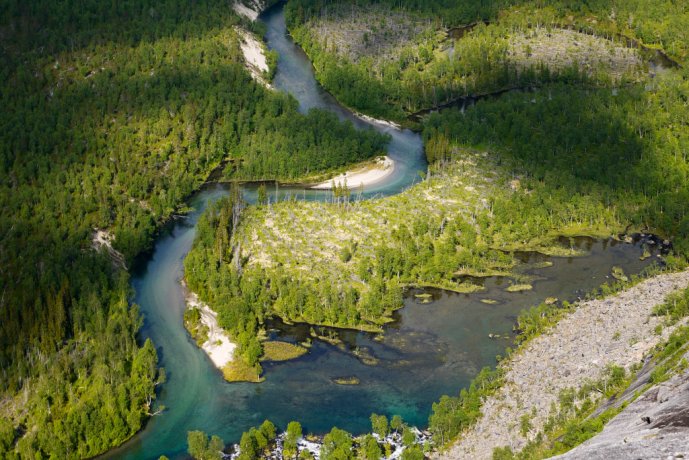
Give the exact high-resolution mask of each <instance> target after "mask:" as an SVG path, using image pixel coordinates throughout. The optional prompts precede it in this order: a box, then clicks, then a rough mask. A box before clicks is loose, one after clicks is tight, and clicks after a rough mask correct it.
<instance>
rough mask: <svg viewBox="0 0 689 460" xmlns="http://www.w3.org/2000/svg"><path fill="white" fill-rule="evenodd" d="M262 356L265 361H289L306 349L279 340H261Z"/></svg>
mask: <svg viewBox="0 0 689 460" xmlns="http://www.w3.org/2000/svg"><path fill="white" fill-rule="evenodd" d="M262 345H263V357H262V358H261V359H263V360H265V361H289V360H290V359H295V358H298V357H300V356H301V355H303V354H304V353H306V352H307V351H308V350H307V349H306V348H304V347H302V346H299V345H295V344H293V343H289V342H282V341H279V340H269V341H267V342H263V344H262Z"/></svg>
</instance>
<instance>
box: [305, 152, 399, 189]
mask: <svg viewBox="0 0 689 460" xmlns="http://www.w3.org/2000/svg"><path fill="white" fill-rule="evenodd" d="M394 171H395V162H394V161H393V160H392V159H391V158H390V157H387V156H385V157H380V158H378V159H377V160H376V162H375V164H373V165H366V166H365V167H363V168H360V169H355V170H353V171H347V172H345V173H344V174H340V175H339V176H335V177H333V178H332V179H329V180H327V181H324V182H321V183H320V184H317V185H314V186H312V187H311V188H312V189H318V190H330V189H332V188H333V184H334V185H337V186H340V185H345V184H347V187H349V189H350V190H353V189H356V188H358V187H368V186H371V185H373V184H376V183H378V182H380V181H381V180H383V179H385V178H386V177H388V176H389V175H390V174H392V173H393V172H394Z"/></svg>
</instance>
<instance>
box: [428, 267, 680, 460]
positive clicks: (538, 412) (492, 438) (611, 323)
mask: <svg viewBox="0 0 689 460" xmlns="http://www.w3.org/2000/svg"><path fill="white" fill-rule="evenodd" d="M688 285H689V271H684V272H680V273H671V274H663V275H658V276H656V277H653V278H650V279H648V280H645V281H643V282H641V283H639V284H638V285H636V286H634V287H632V288H630V289H628V290H626V291H623V292H620V293H618V294H616V295H613V296H611V297H608V298H605V299H601V300H592V301H585V302H581V303H579V305H578V308H577V309H576V310H575V311H573V312H572V313H571V314H569V315H567V316H566V317H565V318H563V319H562V320H561V321H560V322H559V323H558V324H557V325H556V326H555V327H553V328H552V329H551V330H550V331H548V332H546V333H544V334H543V335H541V336H539V337H537V338H535V339H533V340H532V341H531V342H530V343H528V344H527V345H526V346H525V347H524V348H523V349H521V350H520V351H518V352H516V353H515V354H514V355H513V356H512V357H511V358H510V360H509V362H508V363H505V365H506V366H507V371H506V374H505V384H504V385H503V386H502V388H500V389H499V390H498V391H497V392H496V394H495V395H493V396H491V397H489V398H488V399H487V400H486V401H485V402H484V405H483V408H482V412H483V417H481V419H480V420H479V421H478V422H477V423H476V425H475V426H474V427H472V428H471V429H469V430H468V431H467V432H466V433H464V435H463V436H462V438H461V439H460V441H459V442H457V443H456V444H455V445H453V446H452V447H451V448H450V449H449V450H447V451H445V452H441V453H438V454H436V457H437V458H472V459H484V458H492V454H493V449H494V448H496V447H504V446H510V447H511V448H512V450H513V451H515V452H516V451H519V450H521V449H522V448H523V447H524V446H525V445H526V443H527V442H528V441H529V440H530V439H532V438H534V437H535V436H536V434H537V433H538V432H539V431H540V430H541V429H542V428H543V426H544V425H545V423H546V420H547V418H548V416H549V415H550V411H551V405H552V404H553V403H555V404H557V401H558V396H559V393H560V392H561V391H562V390H563V389H566V388H579V387H581V386H582V385H583V384H584V383H585V382H586V381H592V380H593V381H595V380H598V379H600V378H601V377H602V376H603V375H604V372H605V368H606V366H608V365H610V364H614V365H617V366H622V367H624V368H625V369H629V368H630V367H631V366H633V365H634V364H637V363H639V362H640V361H641V360H642V359H643V357H644V356H645V355H646V354H647V353H648V352H649V351H650V350H651V349H652V348H653V347H654V346H655V345H656V344H658V343H659V342H662V341H664V340H666V339H667V338H668V337H669V335H670V334H671V333H672V331H673V330H674V329H675V328H676V326H674V327H665V328H663V331H662V333H661V334H660V335H656V334H654V329H655V327H656V326H657V325H658V324H661V323H662V322H663V318H658V317H651V316H650V314H651V312H652V311H653V308H654V307H655V306H656V305H658V304H661V303H662V302H663V301H664V299H665V297H666V296H667V295H668V294H669V293H671V292H673V291H675V290H678V289H682V288H686V287H687V286H688ZM533 411H535V415H534V416H533V417H532V418H531V424H532V426H533V429H532V430H530V432H529V433H528V434H527V435H526V436H522V435H521V433H520V426H519V425H520V424H519V420H520V418H521V417H522V415H524V414H532V412H533Z"/></svg>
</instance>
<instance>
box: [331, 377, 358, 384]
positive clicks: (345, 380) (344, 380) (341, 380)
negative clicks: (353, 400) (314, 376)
mask: <svg viewBox="0 0 689 460" xmlns="http://www.w3.org/2000/svg"><path fill="white" fill-rule="evenodd" d="M333 382H334V383H336V384H338V385H359V384H360V383H361V381H360V380H359V377H356V376H354V375H352V376H349V377H336V378H334V379H333Z"/></svg>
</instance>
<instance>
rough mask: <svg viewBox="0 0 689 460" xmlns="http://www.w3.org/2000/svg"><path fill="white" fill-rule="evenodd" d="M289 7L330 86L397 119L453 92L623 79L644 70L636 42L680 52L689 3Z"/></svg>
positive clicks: (305, 3) (296, 31) (683, 53)
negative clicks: (555, 57) (636, 54)
mask: <svg viewBox="0 0 689 460" xmlns="http://www.w3.org/2000/svg"><path fill="white" fill-rule="evenodd" d="M450 3H452V4H450ZM390 9H392V12H390ZM286 13H287V19H288V25H289V28H290V32H291V33H292V35H293V36H294V38H295V40H296V41H297V42H298V43H299V44H300V45H301V46H302V47H303V48H304V50H305V51H306V52H307V54H308V55H309V56H310V57H311V59H312V60H313V62H314V66H315V68H316V74H317V77H318V79H319V81H320V82H321V83H322V84H323V85H324V86H325V87H326V88H327V89H328V90H329V91H331V92H332V93H333V94H335V95H336V96H337V97H338V98H339V99H340V100H341V101H342V102H344V103H345V104H347V105H348V106H350V107H353V108H355V109H357V110H360V111H363V112H365V113H368V114H371V115H374V116H382V117H389V118H395V119H398V120H403V119H404V118H405V116H406V115H408V114H410V113H415V112H417V111H420V110H422V109H426V108H430V107H435V106H438V105H442V104H444V103H447V102H448V101H452V100H454V99H456V98H458V97H465V96H472V95H477V94H485V93H492V92H496V91H502V90H504V89H509V88H515V87H520V88H525V87H530V86H534V85H537V86H538V85H542V84H544V83H548V82H553V81H559V82H568V83H572V82H577V83H585V84H587V85H589V86H595V87H601V86H608V85H610V84H611V83H613V84H616V85H618V86H625V85H626V84H629V83H632V82H638V80H639V79H640V77H641V75H642V74H643V72H644V69H643V67H644V66H642V65H640V64H639V63H637V62H636V58H635V57H634V56H633V52H636V50H635V49H630V48H636V46H635V45H637V44H638V45H639V46H638V48H639V51H638V52H639V53H640V54H642V55H643V56H645V57H646V58H652V57H653V54H654V53H655V51H654V50H655V49H656V48H661V49H663V50H665V52H666V53H667V54H669V55H670V56H671V57H673V58H674V59H676V60H678V61H680V62H682V61H684V60H685V59H686V58H687V50H688V49H687V45H686V43H687V42H688V41H687V40H686V39H687V36H686V30H687V26H688V25H689V24H687V21H688V20H687V14H686V13H687V6H686V5H684V4H679V3H673V2H665V3H661V4H657V3H655V2H648V1H637V2H608V1H599V2H586V4H585V5H584V4H580V3H576V2H575V3H572V2H549V3H548V4H543V3H541V2H532V1H516V0H515V1H504V2H442V1H428V2H416V1H401V2H391V1H390V2H386V1H367V2H344V3H343V2H338V3H332V2H322V1H314V0H295V1H291V2H289V3H288V5H287V8H286ZM565 31H566V32H567V33H565ZM585 34H590V35H594V36H597V37H598V38H597V39H596V40H594V39H593V38H591V37H588V38H587V37H586V36H585ZM629 39H631V40H633V42H630V40H629ZM590 43H594V46H588V45H589V44H590ZM353 48H354V49H355V50H356V52H352V49H353ZM582 49H586V54H587V55H588V56H587V55H582V54H581V52H580V51H581V50H582ZM553 55H556V56H557V55H559V56H557V59H554V56H553Z"/></svg>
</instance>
